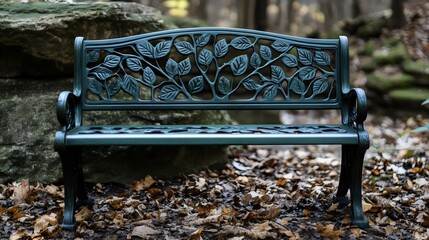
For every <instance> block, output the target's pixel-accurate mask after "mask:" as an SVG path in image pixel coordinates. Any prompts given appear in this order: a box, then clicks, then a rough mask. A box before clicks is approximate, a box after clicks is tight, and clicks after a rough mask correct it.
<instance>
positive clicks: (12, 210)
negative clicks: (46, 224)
mask: <svg viewBox="0 0 429 240" xmlns="http://www.w3.org/2000/svg"><path fill="white" fill-rule="evenodd" d="M6 211H7V212H8V213H9V214H11V215H12V220H13V221H17V220H18V219H20V218H23V217H25V216H26V214H25V212H24V211H23V210H22V209H21V208H20V207H19V206H17V205H15V206H12V207H9V208H8V209H7V210H6Z"/></svg>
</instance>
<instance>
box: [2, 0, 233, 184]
mask: <svg viewBox="0 0 429 240" xmlns="http://www.w3.org/2000/svg"><path fill="white" fill-rule="evenodd" d="M167 28H169V25H167V24H165V23H164V21H163V18H162V16H161V14H160V12H159V11H158V10H156V9H154V8H151V7H147V6H143V5H140V4H136V3H116V2H115V3H73V4H68V3H59V4H53V3H40V2H38V3H29V4H22V3H0V32H1V34H0V85H1V87H0V116H1V117H0V163H1V164H0V183H1V182H6V181H11V180H17V179H19V178H30V179H31V180H32V181H41V182H52V181H57V180H58V179H59V178H60V177H61V165H60V159H59V157H58V155H57V153H56V152H54V150H53V137H54V134H55V131H56V130H58V127H59V124H58V123H57V120H56V116H55V112H56V99H57V96H58V94H59V92H60V91H63V90H72V89H73V86H72V79H71V76H72V68H73V66H72V63H73V57H72V56H73V41H74V38H75V37H76V36H84V37H86V38H88V39H101V38H115V37H122V36H127V35H134V34H140V33H146V32H153V31H158V30H163V29H167ZM11 76H14V77H16V76H27V77H21V78H10V77H11ZM38 76H39V77H38ZM40 76H51V77H50V78H49V80H46V79H48V78H47V77H43V78H41V77H40ZM59 76H66V77H59ZM99 119H104V120H105V121H106V122H110V123H112V122H115V121H116V120H118V119H121V120H123V123H125V122H126V123H134V124H146V123H148V124H154V123H161V124H188V123H199V124H222V123H226V122H228V121H229V119H228V115H227V114H226V113H225V112H223V111H210V112H207V111H181V112H178V111H173V112H166V111H164V112H160V111H158V112H156V111H151V112H150V113H144V112H138V111H134V112H114V113H110V114H106V113H102V112H97V113H92V114H89V115H88V116H87V117H86V118H85V123H87V124H88V123H91V122H93V121H95V120H99ZM225 149H226V148H225V147H213V146H212V147H209V146H205V147H190V146H177V147H165V146H159V147H133V148H126V149H124V148H123V147H116V148H112V147H94V148H86V149H85V157H84V166H85V169H84V171H85V174H86V176H87V178H86V179H87V180H90V181H93V182H98V181H101V182H108V181H109V182H112V181H114V182H122V183H129V182H130V181H133V180H136V179H138V178H143V177H144V176H145V175H146V174H151V175H154V176H158V177H171V176H174V175H176V174H178V173H181V172H189V171H192V170H196V169H201V168H205V167H210V166H214V165H219V164H220V165H221V164H224V163H225V160H226V159H227V158H226V150H225ZM123 150H126V151H123Z"/></svg>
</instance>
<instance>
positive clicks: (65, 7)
mask: <svg viewBox="0 0 429 240" xmlns="http://www.w3.org/2000/svg"><path fill="white" fill-rule="evenodd" d="M167 28H168V26H167V25H166V24H165V23H164V20H163V18H162V15H161V13H160V12H159V11H158V10H157V9H155V8H152V7H148V6H144V5H141V4H137V3H121V2H115V3H49V2H33V3H26V4H23V3H13V2H3V3H0V32H1V34H0V55H1V56H7V57H2V58H0V77H17V76H46V75H50V76H52V75H55V76H58V75H63V76H71V74H72V70H73V66H72V64H73V41H74V38H75V37H76V36H84V37H85V38H87V39H102V38H115V37H121V36H129V35H133V34H139V33H147V32H153V31H159V30H163V29H167Z"/></svg>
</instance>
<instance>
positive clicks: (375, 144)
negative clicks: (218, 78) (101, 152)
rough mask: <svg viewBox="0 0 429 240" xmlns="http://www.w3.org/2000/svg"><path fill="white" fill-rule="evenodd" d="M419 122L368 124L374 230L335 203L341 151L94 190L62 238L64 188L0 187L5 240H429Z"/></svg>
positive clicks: (255, 160)
mask: <svg viewBox="0 0 429 240" xmlns="http://www.w3.org/2000/svg"><path fill="white" fill-rule="evenodd" d="M423 122H424V121H423V120H422V119H419V118H417V119H416V118H410V119H401V120H396V121H394V120H392V119H390V118H382V119H380V120H376V119H373V118H371V119H369V121H368V125H367V130H368V131H369V132H370V134H371V140H372V146H371V148H370V150H369V151H368V152H367V155H366V159H365V167H364V181H363V192H364V194H363V197H364V208H365V212H366V216H367V217H368V219H369V222H370V228H369V229H367V230H361V229H359V228H356V227H354V226H350V218H349V208H348V207H346V208H341V207H339V206H338V204H334V203H333V201H332V196H333V195H334V194H335V191H336V186H337V184H338V178H339V165H340V157H339V152H340V151H339V150H340V148H339V147H335V146H319V147H316V146H309V147H283V148H282V147H274V148H261V147H259V146H258V147H247V148H234V147H231V149H230V160H231V161H230V163H229V164H227V166H226V167H225V168H224V169H223V170H222V171H219V172H214V171H210V170H205V171H201V172H199V173H198V174H191V175H187V176H182V177H178V178H176V179H173V180H168V181H167V180H165V181H163V180H158V179H156V178H153V177H150V176H147V177H146V178H145V179H141V180H138V181H136V182H134V183H133V184H132V185H130V186H120V185H115V184H100V183H98V184H93V185H88V189H89V190H90V197H91V198H92V199H93V200H94V206H93V208H92V209H89V208H86V207H82V208H80V209H79V211H78V213H77V214H76V220H77V221H78V227H77V230H76V233H70V232H64V231H61V228H60V226H59V223H60V222H61V219H62V206H63V191H62V190H63V188H62V186H61V185H44V184H40V183H33V182H31V179H30V182H29V180H22V181H19V182H14V183H10V184H7V185H1V186H0V217H1V219H2V221H0V235H1V237H0V239H51V238H55V239H62V238H68V239H192V240H198V239H230V240H242V239H319V238H330V239H337V238H346V239H428V238H429V230H428V229H429V212H428V211H429V210H428V203H429V182H428V177H429V162H428V160H427V158H428V156H429V151H428V145H427V142H428V136H429V135H428V134H427V133H423V134H413V133H411V130H412V129H413V128H415V127H417V126H420V125H422V124H423Z"/></svg>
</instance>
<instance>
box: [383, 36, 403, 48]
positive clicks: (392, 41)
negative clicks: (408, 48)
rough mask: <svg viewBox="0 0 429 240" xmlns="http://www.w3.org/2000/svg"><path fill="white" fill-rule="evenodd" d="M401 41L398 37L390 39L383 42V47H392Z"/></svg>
mask: <svg viewBox="0 0 429 240" xmlns="http://www.w3.org/2000/svg"><path fill="white" fill-rule="evenodd" d="M401 43H402V42H401V39H400V38H399V37H391V38H388V39H385V40H383V45H386V46H390V47H394V46H396V45H398V44H401Z"/></svg>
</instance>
